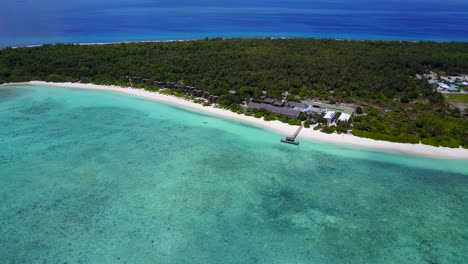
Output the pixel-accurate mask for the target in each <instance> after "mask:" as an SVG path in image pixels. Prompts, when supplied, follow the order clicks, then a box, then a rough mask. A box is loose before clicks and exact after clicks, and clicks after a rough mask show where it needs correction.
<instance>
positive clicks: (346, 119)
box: [338, 113, 351, 122]
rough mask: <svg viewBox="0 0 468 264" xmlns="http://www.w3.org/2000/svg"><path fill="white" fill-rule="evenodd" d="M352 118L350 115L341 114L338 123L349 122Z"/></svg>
mask: <svg viewBox="0 0 468 264" xmlns="http://www.w3.org/2000/svg"><path fill="white" fill-rule="evenodd" d="M350 118H351V115H350V114H347V113H341V115H340V117H338V121H346V122H347V121H348V120H349V119H350Z"/></svg>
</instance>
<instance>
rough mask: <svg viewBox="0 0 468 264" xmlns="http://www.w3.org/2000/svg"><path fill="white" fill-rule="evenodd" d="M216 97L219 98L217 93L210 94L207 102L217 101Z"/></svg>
mask: <svg viewBox="0 0 468 264" xmlns="http://www.w3.org/2000/svg"><path fill="white" fill-rule="evenodd" d="M218 98H219V96H217V95H210V96H209V97H208V102H210V103H216V101H218Z"/></svg>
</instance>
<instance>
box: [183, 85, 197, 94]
mask: <svg viewBox="0 0 468 264" xmlns="http://www.w3.org/2000/svg"><path fill="white" fill-rule="evenodd" d="M193 90H195V87H193V86H187V87H185V92H186V93H189V94H192V93H193Z"/></svg>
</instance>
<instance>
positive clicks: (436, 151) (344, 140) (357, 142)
mask: <svg viewBox="0 0 468 264" xmlns="http://www.w3.org/2000/svg"><path fill="white" fill-rule="evenodd" d="M18 84H25V85H43V86H56V87H66V88H76V89H89V90H99V91H110V92H118V93H123V94H128V95H132V96H138V97H143V98H147V99H151V100H155V101H158V102H163V103H167V104H172V105H177V106H182V107H185V108H191V109H194V110H197V111H200V112H204V113H208V114H212V115H216V116H220V117H224V118H229V119H234V120H237V121H241V122H247V123H250V124H254V125H256V126H259V127H262V128H265V129H270V130H273V131H276V132H279V133H282V134H284V135H291V134H293V133H294V131H296V129H297V128H298V127H297V126H290V125H288V124H284V123H281V122H280V121H269V122H267V121H264V120H263V119H258V118H254V117H252V116H245V115H239V114H236V113H233V112H231V111H228V110H224V109H220V108H215V107H211V106H202V105H201V104H196V103H194V102H191V101H187V100H184V99H181V98H177V97H175V96H170V95H164V94H160V93H156V92H149V91H145V90H143V89H134V88H128V87H119V86H104V85H95V84H83V83H50V82H43V81H31V82H26V83H14V84H13V83H12V84H3V85H1V86H7V85H18ZM298 139H308V140H315V141H321V142H327V143H332V144H339V145H348V146H355V147H363V148H368V149H371V150H383V151H389V152H397V153H407V154H413V155H418V156H425V157H432V158H443V159H459V160H468V149H463V148H457V149H453V148H445V147H433V146H429V145H423V144H406V143H393V142H387V141H378V140H373V139H367V138H360V137H356V136H353V135H347V134H341V135H339V134H336V133H335V134H326V133H322V132H320V131H315V130H313V129H302V131H301V133H300V134H299V136H298ZM278 140H279V139H278Z"/></svg>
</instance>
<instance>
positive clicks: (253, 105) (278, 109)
mask: <svg viewBox="0 0 468 264" xmlns="http://www.w3.org/2000/svg"><path fill="white" fill-rule="evenodd" d="M247 108H249V109H266V110H268V111H271V112H272V113H275V114H280V115H285V116H289V117H296V118H297V117H299V115H300V114H301V112H300V111H298V110H294V109H289V108H284V107H277V106H273V105H270V104H259V103H254V102H250V103H249V104H248V105H247Z"/></svg>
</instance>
